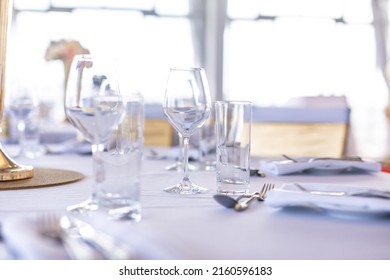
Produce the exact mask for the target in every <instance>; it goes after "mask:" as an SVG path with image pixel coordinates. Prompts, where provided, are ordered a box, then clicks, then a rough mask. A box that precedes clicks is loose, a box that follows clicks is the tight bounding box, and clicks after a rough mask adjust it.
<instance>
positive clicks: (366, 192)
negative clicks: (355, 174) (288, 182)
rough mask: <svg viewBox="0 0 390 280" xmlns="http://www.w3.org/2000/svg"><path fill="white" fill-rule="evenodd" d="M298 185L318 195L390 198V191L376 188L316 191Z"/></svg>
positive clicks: (297, 185) (298, 185) (301, 188)
mask: <svg viewBox="0 0 390 280" xmlns="http://www.w3.org/2000/svg"><path fill="white" fill-rule="evenodd" d="M294 185H295V186H296V187H298V188H299V189H300V190H302V191H304V192H308V193H310V194H316V195H330V196H358V197H376V198H383V199H390V192H386V191H380V190H374V189H362V190H353V191H315V190H308V189H306V188H304V187H303V186H302V185H300V184H297V183H295V184H294Z"/></svg>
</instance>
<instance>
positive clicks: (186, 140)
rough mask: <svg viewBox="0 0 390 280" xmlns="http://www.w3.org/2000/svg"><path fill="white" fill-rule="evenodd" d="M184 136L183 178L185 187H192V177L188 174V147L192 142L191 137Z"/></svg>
mask: <svg viewBox="0 0 390 280" xmlns="http://www.w3.org/2000/svg"><path fill="white" fill-rule="evenodd" d="M182 138H183V163H184V166H183V168H184V175H183V180H182V186H183V187H188V188H190V187H191V182H190V177H189V176H188V147H189V144H190V137H186V136H182Z"/></svg>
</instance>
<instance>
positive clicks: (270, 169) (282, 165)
mask: <svg viewBox="0 0 390 280" xmlns="http://www.w3.org/2000/svg"><path fill="white" fill-rule="evenodd" d="M282 156H283V159H277V160H274V159H271V160H261V161H260V163H259V164H260V169H261V170H262V171H263V172H265V173H269V174H272V175H289V174H296V173H304V174H307V175H310V174H313V175H338V174H348V173H354V174H356V173H375V172H379V171H381V164H380V163H379V162H375V161H372V160H364V159H361V158H360V157H340V158H336V157H294V158H292V157H290V156H287V155H282Z"/></svg>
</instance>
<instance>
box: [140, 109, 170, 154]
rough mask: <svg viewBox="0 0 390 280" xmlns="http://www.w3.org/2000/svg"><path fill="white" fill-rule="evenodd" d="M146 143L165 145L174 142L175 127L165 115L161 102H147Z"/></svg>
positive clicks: (149, 144) (148, 144)
mask: <svg viewBox="0 0 390 280" xmlns="http://www.w3.org/2000/svg"><path fill="white" fill-rule="evenodd" d="M144 144H145V146H163V147H169V146H172V144H173V128H172V126H171V125H170V124H169V122H168V120H167V119H166V117H165V116H164V111H163V108H162V106H161V104H145V125H144Z"/></svg>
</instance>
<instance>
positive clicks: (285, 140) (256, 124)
mask: <svg viewBox="0 0 390 280" xmlns="http://www.w3.org/2000/svg"><path fill="white" fill-rule="evenodd" d="M349 118H350V108H349V106H348V104H347V100H346V98H345V96H313V97H300V98H295V99H292V100H289V101H288V102H287V103H286V104H285V105H283V106H280V107H254V108H253V111H252V145H251V154H252V155H254V156H264V157H267V156H269V157H275V156H278V157H280V156H281V155H282V154H286V155H289V156H316V157H340V156H343V155H344V153H345V150H346V143H347V137H348V131H349Z"/></svg>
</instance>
